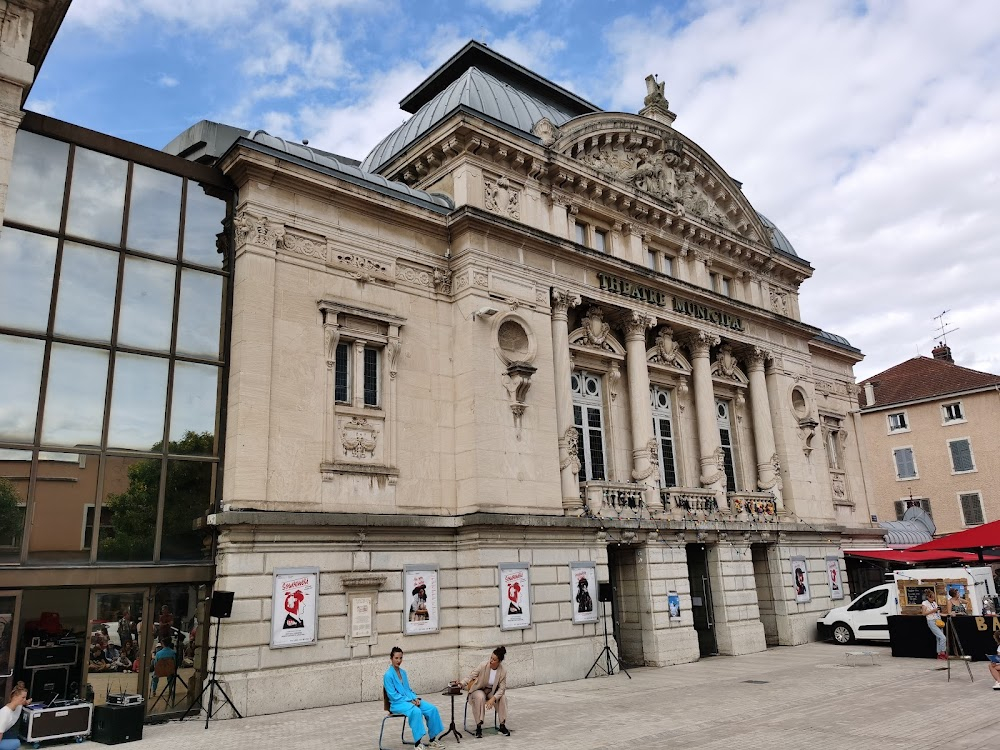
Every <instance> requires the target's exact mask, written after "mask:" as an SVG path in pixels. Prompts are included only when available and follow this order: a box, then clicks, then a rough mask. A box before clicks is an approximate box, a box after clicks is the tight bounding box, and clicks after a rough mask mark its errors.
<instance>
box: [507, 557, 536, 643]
mask: <svg viewBox="0 0 1000 750" xmlns="http://www.w3.org/2000/svg"><path fill="white" fill-rule="evenodd" d="M499 567H500V629H501V630H522V629H524V628H530V627H531V583H530V582H529V580H528V566H527V565H526V564H524V563H500V566H499Z"/></svg>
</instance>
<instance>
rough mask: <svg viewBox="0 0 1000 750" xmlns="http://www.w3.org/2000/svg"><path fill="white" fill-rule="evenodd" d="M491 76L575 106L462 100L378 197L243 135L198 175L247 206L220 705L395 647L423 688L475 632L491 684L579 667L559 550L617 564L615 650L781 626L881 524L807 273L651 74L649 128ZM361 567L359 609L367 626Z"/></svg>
mask: <svg viewBox="0 0 1000 750" xmlns="http://www.w3.org/2000/svg"><path fill="white" fill-rule="evenodd" d="M471 47H473V51H474V52H475V54H477V55H480V58H479V59H481V57H482V56H484V55H485V56H486V57H487V58H488V60H489V64H490V65H491V66H492V69H493V70H494V72H495V71H496V70H497V69H500V70H504V69H506V70H507V71H508V73H510V71H511V70H513V68H511V67H510V66H509V61H506V60H505V59H504V58H501V57H500V56H498V55H495V53H492V52H490V51H488V50H485V48H478V47H475V45H471ZM468 49H469V48H466V50H468ZM470 54H471V53H470ZM469 59H470V61H471V62H470V63H469V64H470V65H471V64H472V62H474V61H472V58H471V57H470V58H469ZM460 62H461V58H459V63H454V64H453V65H452V67H453V68H454V67H456V66H460ZM439 73H441V72H440V71H439ZM510 75H512V76H514V78H515V83H518V84H519V85H521V86H522V87H523V88H524V89H525V90H526V91H528V90H531V91H534V93H535V94H537V95H539V96H550V97H553V98H554V99H555V100H559V101H562V102H563V103H564V104H565V103H566V102H569V104H566V107H568V108H569V109H570V110H571V111H570V114H572V115H573V116H572V117H568V118H567V120H566V121H565V122H562V123H561V124H558V123H553V122H552V121H550V120H549V119H546V118H542V119H539V120H538V121H537V122H535V123H534V125H533V126H532V131H533V132H532V133H531V134H529V133H527V132H525V131H524V130H523V129H522V130H520V131H518V130H516V129H515V128H514V127H513V125H511V124H510V123H508V125H510V126H508V127H501V126H500V125H498V124H497V122H495V121H494V120H493V119H489V118H483V119H477V118H476V117H475V116H470V115H469V114H468V112H466V111H459V110H456V111H455V112H453V113H450V114H447V115H446V116H444V117H442V118H440V119H439V121H437V122H436V123H434V124H433V126H432V127H430V128H429V129H427V130H426V131H425V132H423V133H422V134H421V135H420V136H419V137H418V138H417V139H416V140H415V141H414V142H413V143H411V144H409V145H407V147H406V148H404V149H402V150H400V151H398V152H397V153H395V154H394V155H391V156H390V157H389V158H387V159H383V160H382V161H381V163H380V164H378V166H377V169H378V172H379V174H380V175H381V176H383V177H385V178H388V179H389V180H395V181H398V182H389V183H388V185H385V184H384V183H383V182H379V180H378V179H377V178H372V177H370V176H369V177H365V176H364V173H361V175H362V176H361V177H360V178H359V177H358V176H357V175H354V174H353V173H352V176H351V178H350V179H348V177H346V176H345V175H346V172H345V171H344V170H343V169H342V168H338V167H337V165H335V164H331V166H330V168H323V167H322V166H321V165H320V166H315V167H313V166H309V165H308V164H307V163H306V162H305V161H304V160H301V159H300V160H294V159H292V158H290V157H291V155H293V152H294V153H297V151H298V150H304V149H301V147H298V146H295V147H294V148H293V147H292V146H289V145H287V144H284V143H283V142H281V143H278V142H277V141H278V139H273V138H269V137H267V136H260V135H256V136H254V137H253V138H244V139H242V140H240V141H238V142H237V143H236V145H235V147H233V148H231V149H230V150H229V151H228V152H227V154H226V156H225V158H224V159H222V160H221V161H220V162H219V166H220V167H221V168H222V170H223V171H224V172H225V173H226V174H227V175H228V176H229V177H230V178H231V179H232V180H233V182H234V183H235V184H236V185H237V188H238V190H239V198H238V206H237V212H236V222H235V242H236V260H235V265H234V269H233V273H234V275H235V279H234V292H233V299H232V344H231V365H230V377H229V384H228V431H227V442H226V452H225V471H224V480H223V481H224V484H223V502H222V506H221V507H220V508H219V509H218V512H217V513H216V514H215V515H214V516H212V517H210V519H209V522H210V523H212V524H214V525H215V526H217V527H218V530H219V534H220V536H219V547H218V550H219V552H218V560H217V564H218V580H217V588H219V589H228V590H232V591H234V592H236V608H235V610H234V616H233V619H232V620H230V621H229V622H227V623H226V624H225V625H224V626H223V628H222V631H221V647H222V648H221V650H220V654H219V670H220V672H221V673H222V674H223V675H224V677H225V679H226V681H227V684H228V685H229V686H230V687H231V691H230V693H231V695H232V696H233V698H234V700H235V701H236V704H237V706H238V707H239V708H240V710H241V711H246V712H248V713H251V714H254V713H266V712H270V711H279V710H284V709H286V708H293V707H294V708H301V707H304V706H306V705H310V706H312V705H326V704H333V703H343V702H350V701H357V700H371V699H376V698H378V696H379V695H380V690H381V688H380V684H381V683H380V680H381V675H382V673H383V672H384V669H385V667H386V662H387V655H388V653H389V650H390V649H391V648H392V647H393V646H394V645H401V646H402V648H403V649H404V650H406V651H407V652H408V662H407V663H408V666H409V669H410V676H411V680H412V681H413V683H414V687H415V688H416V689H417V690H428V691H429V690H432V689H434V688H437V687H438V686H440V685H441V684H443V683H444V682H446V681H447V680H448V679H453V678H456V677H458V676H459V675H460V674H462V673H463V672H465V671H467V670H468V669H469V668H470V667H471V666H473V665H474V664H475V663H477V662H478V661H479V660H480V659H482V658H483V656H484V655H485V654H487V653H488V652H489V650H490V649H491V648H493V647H494V646H495V645H497V644H499V643H503V644H505V645H506V646H507V647H508V654H509V666H508V673H509V675H510V678H509V679H510V680H511V684H516V685H525V684H533V683H546V682H553V681H560V680H570V679H579V678H582V677H583V676H584V675H585V674H586V672H587V669H588V668H589V666H590V665H591V664H592V662H593V660H594V658H595V657H596V656H597V654H598V653H599V651H600V649H601V647H602V646H603V645H604V640H603V625H602V623H601V622H600V620H599V621H598V623H597V624H584V625H576V624H573V622H572V606H573V598H572V583H571V581H570V578H569V570H570V569H569V564H570V563H571V562H574V561H592V562H594V563H595V564H596V569H597V578H598V580H600V581H611V582H612V584H613V586H614V596H613V602H612V603H611V604H610V605H609V608H608V619H609V622H608V628H609V631H611V632H613V634H614V638H617V639H618V646H619V648H620V651H621V653H622V655H623V658H625V659H626V661H627V662H629V663H643V664H649V665H668V664H674V663H680V662H687V661H692V660H694V659H697V658H699V655H700V654H703V653H712V652H719V653H726V654H737V653H747V652H753V651H760V650H763V649H764V648H765V646H766V645H768V644H787V645H791V644H797V643H803V642H805V641H808V640H810V639H811V638H813V637H814V631H815V622H816V619H817V617H818V616H820V615H821V614H822V613H823V612H824V611H826V610H827V609H828V608H829V607H830V606H831V603H830V598H829V591H828V588H827V583H826V573H825V559H826V558H827V557H828V556H836V557H840V556H841V553H840V550H841V548H842V546H845V545H850V544H853V543H855V542H857V541H860V542H861V543H869V544H870V543H871V540H873V539H874V540H877V539H878V538H879V537H880V530H879V529H873V528H872V527H871V523H870V520H869V518H870V512H871V511H870V508H869V499H868V492H867V490H866V487H865V485H864V482H863V478H862V477H863V474H862V472H861V470H860V467H861V452H860V449H859V442H858V432H859V428H858V424H857V422H856V420H855V415H854V413H855V412H856V409H857V406H856V389H855V386H854V384H853V373H852V367H853V365H854V363H855V362H857V361H858V359H859V358H860V354H859V353H858V352H857V351H856V350H854V349H853V348H851V347H850V346H849V345H848V344H847V343H846V342H844V341H843V340H838V339H836V337H830V336H827V335H824V334H822V333H821V332H820V331H819V330H818V329H816V328H814V327H812V326H809V325H807V324H804V323H802V322H801V321H800V320H799V312H798V311H799V306H798V294H799V285H800V284H801V283H802V282H803V281H804V280H805V279H806V278H808V276H809V275H810V274H811V272H812V269H811V267H810V266H809V264H808V263H806V262H804V261H802V260H800V259H799V258H797V257H795V256H794V255H791V254H789V253H784V252H780V251H779V250H777V249H776V245H775V242H774V240H773V237H774V234H773V233H774V231H775V230H773V229H772V228H771V227H772V226H773V225H770V223H769V222H768V223H765V221H764V220H763V219H762V218H761V217H760V216H759V215H758V214H757V213H756V211H755V210H754V209H753V208H752V207H751V206H750V204H749V202H748V201H747V200H746V198H745V197H744V196H743V194H742V192H741V191H740V189H739V185H738V184H737V183H736V182H734V181H733V180H732V179H731V178H730V177H729V176H728V175H727V174H726V173H725V172H724V171H723V170H722V168H721V167H720V166H719V165H717V164H716V163H715V162H714V161H713V160H712V159H711V158H710V157H709V156H708V155H707V154H705V153H704V152H703V151H702V150H701V149H700V148H699V147H698V146H697V145H696V144H695V143H693V142H692V141H691V140H689V139H688V138H687V137H686V136H684V135H682V134H681V133H680V132H678V131H676V130H674V129H673V128H672V126H671V123H672V121H673V113H671V112H669V110H668V109H667V107H666V102H665V100H663V102H660V101H659V99H660V98H662V91H659V90H658V91H659V94H658V95H657V91H654V90H653V89H651V92H650V97H652V98H651V99H650V97H647V99H650V101H648V102H647V103H646V104H647V108H646V109H645V110H643V112H644V115H646V116H637V115H629V114H622V113H605V112H600V111H598V110H596V108H593V107H592V106H591V105H588V106H590V109H587V107H584V106H583V105H576V104H573V102H574V101H577V102H579V101H582V100H575V99H571V98H570V97H571V95H569V94H568V92H565V91H562V90H561V89H558V87H555V86H554V85H552V84H548V83H547V82H544V81H539V80H538V79H532V80H531V81H526V80H525V79H523V78H517V76H518V75H520V74H516V71H514V72H513V73H510ZM440 77H441V76H440V75H438V74H436V76H435V77H432V79H431V88H434V87H437V90H442V89H443V87H444V86H446V85H447V84H448V83H449V82H450V81H451V80H452V78H449V79H447V80H440ZM532 87H534V88H532ZM653 88H654V89H655V88H656V86H655V85H654V86H653ZM433 93H434V91H430V92H429V93H428V94H427V95H430V94H433ZM560 97H562V98H561V99H560ZM574 106H575V107H577V109H576V110H575V111H574V110H573V107H574ZM366 164H367V162H366ZM440 193H443V194H445V195H447V197H448V201H442V200H438V201H437V202H435V200H434V194H440ZM667 259H669V265H667ZM658 398H660V399H661V400H660V401H659V402H658V401H657V399H658ZM582 415H587V416H586V417H583V416H582ZM654 419H655V421H654ZM665 425H666V426H665ZM668 438H669V439H668ZM668 444H669V445H668ZM665 446H666V447H665ZM665 451H666V452H665ZM667 463H669V464H670V469H669V471H670V472H671V473H669V474H668V473H667V467H666V464H667ZM668 477H669V479H668ZM734 483H735V486H734ZM793 555H794V556H804V557H805V558H806V560H807V568H808V575H809V584H810V589H811V594H812V596H811V600H810V601H808V602H803V603H797V602H796V597H795V592H794V587H793V578H792V570H791V560H790V558H791V557H792V556H793ZM696 559H697V561H698V562H694V561H695V560H696ZM512 562H521V563H528V564H530V577H531V583H532V612H533V617H532V624H531V627H530V628H527V629H521V630H505V631H501V630H500V628H499V625H500V607H499V601H500V600H499V584H500V579H499V570H498V567H497V566H498V565H499V564H500V563H512ZM418 563H419V564H425V565H437V566H438V570H439V575H440V607H441V610H440V624H441V628H440V631H439V632H435V633H431V634H427V635H418V636H405V637H404V636H403V635H402V630H403V623H402V612H403V608H404V599H405V598H406V597H405V596H404V594H405V593H407V592H404V590H403V580H402V575H403V570H404V566H406V565H412V564H418ZM300 567H318V568H319V571H320V596H319V638H318V643H317V644H316V645H313V646H306V647H301V648H293V649H281V650H276V649H272V648H270V647H269V633H270V617H271V614H270V613H271V605H272V602H271V581H272V573H273V571H274V570H275V569H277V568H300ZM345 576H346V577H347V578H346V580H347V582H348V586H347V587H346V588H345ZM352 576H360V577H361V578H362V579H363V580H364V581H366V582H367V583H365V585H367V586H368V587H369V588H370V589H371V591H372V596H373V602H374V604H375V614H374V618H373V622H374V630H375V633H374V634H373V635H372V636H371V637H370V638H368V639H367V640H366V641H365V642H363V643H357V642H354V641H353V640H352V638H351V637H350V635H349V633H350V630H349V627H348V625H349V615H348V612H349V610H348V601H349V592H348V589H350V588H351V586H353V585H354V584H353V583H352V581H354V578H352ZM692 584H694V585H695V587H696V588H697V591H695V590H693V589H692ZM672 592H676V593H677V594H678V595H679V597H680V602H681V606H680V612H679V616H677V617H671V615H670V612H669V597H670V594H671V593H672ZM593 593H594V595H595V596H594V598H595V600H596V594H597V592H593ZM595 606H597V607H601V605H600V604H596V603H595ZM612 611H613V612H614V617H613V621H612V618H611V615H612ZM709 636H711V640H710V641H707V640H706V638H707V637H709ZM614 638H613V639H612V640H614ZM613 645H614V643H613Z"/></svg>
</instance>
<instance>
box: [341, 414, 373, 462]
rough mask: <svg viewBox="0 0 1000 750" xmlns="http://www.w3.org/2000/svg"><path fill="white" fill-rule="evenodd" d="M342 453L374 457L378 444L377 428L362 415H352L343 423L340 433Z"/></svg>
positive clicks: (357, 456)
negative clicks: (352, 416)
mask: <svg viewBox="0 0 1000 750" xmlns="http://www.w3.org/2000/svg"><path fill="white" fill-rule="evenodd" d="M342 442H343V445H344V455H345V456H348V457H351V458H374V456H375V448H376V446H377V445H378V430H376V429H375V427H374V426H372V425H371V424H369V423H368V420H367V419H366V418H364V417H354V418H353V419H351V421H350V422H348V423H347V424H346V425H344V430H343V433H342Z"/></svg>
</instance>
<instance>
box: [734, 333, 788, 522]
mask: <svg viewBox="0 0 1000 750" xmlns="http://www.w3.org/2000/svg"><path fill="white" fill-rule="evenodd" d="M744 356H745V358H746V363H747V378H749V380H750V409H751V413H752V414H753V439H754V445H755V447H756V453H757V488H758V489H759V490H761V491H762V492H770V493H772V494H773V495H774V502H775V505H776V506H777V508H778V510H779V511H783V510H784V509H785V507H784V502H783V500H782V496H781V472H780V466H779V464H778V454H777V452H776V451H775V449H774V426H773V425H772V424H771V406H770V403H769V401H768V397H767V382H766V380H765V379H764V362H765V360H767V359H768V358H769V357H770V355H769V354H768V353H767V352H766V351H764V350H763V349H761V348H760V347H759V346H754V347H751V348H750V349H747V350H746V352H745V355H744Z"/></svg>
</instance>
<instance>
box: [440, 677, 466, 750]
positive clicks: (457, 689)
mask: <svg viewBox="0 0 1000 750" xmlns="http://www.w3.org/2000/svg"><path fill="white" fill-rule="evenodd" d="M461 694H462V686H461V685H449V686H448V687H446V688H445V689H444V690H442V691H441V695H450V696H451V724H449V725H448V729H447V730H446V731H445V733H444V734H442V735H441V736H442V737H447V736H448V735H449V734H454V735H455V741H456V742H461V741H462V733H461V732H459V731H458V727H456V726H455V696H456V695H461Z"/></svg>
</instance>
